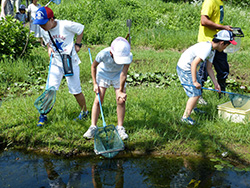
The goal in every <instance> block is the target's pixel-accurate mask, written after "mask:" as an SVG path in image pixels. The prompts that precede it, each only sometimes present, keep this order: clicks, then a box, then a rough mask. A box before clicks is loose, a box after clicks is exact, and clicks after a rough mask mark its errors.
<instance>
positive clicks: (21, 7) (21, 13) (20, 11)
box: [15, 5, 27, 25]
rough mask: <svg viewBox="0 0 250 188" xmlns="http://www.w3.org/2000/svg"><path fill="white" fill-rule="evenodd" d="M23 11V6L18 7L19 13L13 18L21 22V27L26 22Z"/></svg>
mask: <svg viewBox="0 0 250 188" xmlns="http://www.w3.org/2000/svg"><path fill="white" fill-rule="evenodd" d="M25 9H26V7H25V5H20V7H19V12H17V13H16V15H15V18H16V19H17V20H19V21H20V22H22V23H23V25H25V22H26V21H27V15H26V14H25V12H26V10H25Z"/></svg>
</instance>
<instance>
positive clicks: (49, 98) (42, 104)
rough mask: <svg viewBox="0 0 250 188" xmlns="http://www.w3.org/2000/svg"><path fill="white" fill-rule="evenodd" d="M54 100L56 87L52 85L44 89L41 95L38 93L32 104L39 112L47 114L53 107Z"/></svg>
mask: <svg viewBox="0 0 250 188" xmlns="http://www.w3.org/2000/svg"><path fill="white" fill-rule="evenodd" d="M55 102H56V89H55V87H54V86H52V87H50V88H49V89H47V90H45V91H44V92H43V93H42V95H40V96H39V97H38V98H37V99H36V101H35V103H34V105H35V107H36V109H37V110H38V112H39V113H40V114H43V115H45V114H47V113H49V112H50V110H51V109H52V108H53V106H54V104H55Z"/></svg>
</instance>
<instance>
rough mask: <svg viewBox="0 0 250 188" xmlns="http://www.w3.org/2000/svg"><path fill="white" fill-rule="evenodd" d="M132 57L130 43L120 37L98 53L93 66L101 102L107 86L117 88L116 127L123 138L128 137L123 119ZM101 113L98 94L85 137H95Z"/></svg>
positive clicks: (92, 72) (96, 90) (94, 82)
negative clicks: (126, 85) (126, 84)
mask: <svg viewBox="0 0 250 188" xmlns="http://www.w3.org/2000/svg"><path fill="white" fill-rule="evenodd" d="M132 58H133V55H132V53H131V52H130V44H129V43H128V41H127V40H126V39H124V38H122V37H118V38H116V39H115V40H114V41H113V42H112V44H111V47H108V48H105V49H103V50H102V51H100V52H99V53H98V54H97V56H96V58H95V60H94V62H93V64H92V66H91V74H92V79H93V86H94V88H93V89H94V92H95V93H96V94H97V93H99V95H100V98H101V102H103V99H104V95H105V92H106V89H107V88H109V87H110V86H112V85H113V87H114V89H115V93H116V103H117V119H118V125H117V126H116V129H117V131H118V133H119V135H120V137H121V138H122V139H123V140H124V139H127V138H128V135H127V134H126V133H125V129H124V127H123V121H124V116H125V101H126V99H127V95H126V90H125V82H126V79H127V72H128V69H129V65H130V63H131V62H132ZM99 113H100V107H99V100H98V96H97V95H96V97H95V100H94V103H93V107H92V115H91V126H90V127H89V129H88V130H87V132H86V133H85V134H84V135H83V137H85V138H88V139H90V138H93V137H94V135H95V131H96V130H97V126H96V124H97V120H98V116H99Z"/></svg>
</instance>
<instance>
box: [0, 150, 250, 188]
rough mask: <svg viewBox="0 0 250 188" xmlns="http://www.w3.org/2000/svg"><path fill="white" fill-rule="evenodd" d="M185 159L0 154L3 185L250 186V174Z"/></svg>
mask: <svg viewBox="0 0 250 188" xmlns="http://www.w3.org/2000/svg"><path fill="white" fill-rule="evenodd" d="M215 165H216V162H212V161H210V160H207V159H206V160H205V159H197V158H182V157H161V158H160V157H158V158H156V157H146V156H145V157H134V158H114V159H103V158H101V157H98V156H97V157H81V158H80V157H79V158H75V157H74V158H69V159H65V158H61V157H56V156H51V155H49V156H48V155H37V154H34V153H30V152H22V151H16V150H15V151H13V150H9V151H1V152H0V187H1V188H5V187H11V188H16V187H18V188H20V187H21V188H29V187H32V188H33V187H34V188H36V187H37V188H47V187H48V188H49V187H58V188H59V187H67V188H73V187H79V188H80V187H81V188H82V187H83V188H85V187H86V188H91V187H95V188H99V187H117V188H121V187H124V188H147V187H150V188H151V187H152V188H153V187H159V188H160V187H171V188H182V187H205V188H206V187H218V188H224V187H232V188H233V187H240V188H247V187H250V172H249V171H241V170H239V169H238V170H236V169H235V168H234V167H231V166H230V165H228V166H224V167H223V168H222V169H221V170H218V169H216V168H215V167H214V166H215Z"/></svg>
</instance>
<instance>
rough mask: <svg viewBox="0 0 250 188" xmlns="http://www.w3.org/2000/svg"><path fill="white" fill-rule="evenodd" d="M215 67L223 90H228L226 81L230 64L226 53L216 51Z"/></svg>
mask: <svg viewBox="0 0 250 188" xmlns="http://www.w3.org/2000/svg"><path fill="white" fill-rule="evenodd" d="M213 65H214V68H215V71H216V72H217V80H218V83H219V84H220V87H221V90H222V91H225V90H226V79H227V77H228V74H229V64H228V62H227V54H226V53H224V52H219V51H216V53H215V56H214V61H213Z"/></svg>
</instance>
